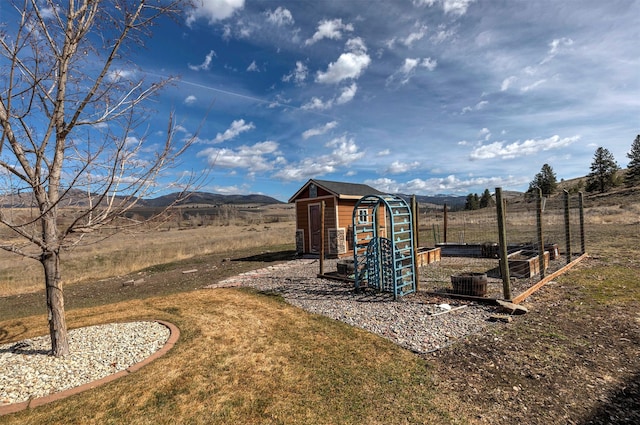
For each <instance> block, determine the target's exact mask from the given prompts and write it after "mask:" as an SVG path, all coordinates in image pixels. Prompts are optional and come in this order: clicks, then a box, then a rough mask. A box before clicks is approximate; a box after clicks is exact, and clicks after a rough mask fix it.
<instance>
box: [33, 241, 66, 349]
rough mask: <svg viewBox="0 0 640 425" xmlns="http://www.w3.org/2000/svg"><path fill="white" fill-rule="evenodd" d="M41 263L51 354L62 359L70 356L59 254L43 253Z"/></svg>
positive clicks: (53, 252)
mask: <svg viewBox="0 0 640 425" xmlns="http://www.w3.org/2000/svg"><path fill="white" fill-rule="evenodd" d="M40 262H41V263H42V266H43V267H44V277H45V284H46V292H47V294H46V295H47V314H48V320H49V335H51V352H52V354H53V355H54V356H56V357H60V356H64V355H67V354H69V339H68V336H67V321H66V319H65V314H64V296H63V293H62V281H61V279H60V257H59V254H58V252H55V251H47V252H43V253H42V257H41V259H40Z"/></svg>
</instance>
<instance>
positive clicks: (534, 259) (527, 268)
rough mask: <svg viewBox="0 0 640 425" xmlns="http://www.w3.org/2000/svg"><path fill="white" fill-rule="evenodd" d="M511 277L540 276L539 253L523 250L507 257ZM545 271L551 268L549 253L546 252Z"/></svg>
mask: <svg viewBox="0 0 640 425" xmlns="http://www.w3.org/2000/svg"><path fill="white" fill-rule="evenodd" d="M507 259H508V261H509V275H510V276H513V277H517V278H528V277H532V276H535V275H537V274H540V260H539V255H538V252H537V251H530V250H521V251H516V252H514V253H512V254H509V255H508V256H507ZM544 264H545V270H546V269H547V268H549V251H545V252H544Z"/></svg>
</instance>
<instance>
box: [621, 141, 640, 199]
mask: <svg viewBox="0 0 640 425" xmlns="http://www.w3.org/2000/svg"><path fill="white" fill-rule="evenodd" d="M627 158H629V159H630V160H631V161H629V165H627V174H626V175H625V176H624V184H625V185H626V186H627V187H631V186H635V185H638V184H640V134H638V135H637V136H636V139H635V140H634V141H633V143H632V144H631V150H630V151H629V152H628V153H627Z"/></svg>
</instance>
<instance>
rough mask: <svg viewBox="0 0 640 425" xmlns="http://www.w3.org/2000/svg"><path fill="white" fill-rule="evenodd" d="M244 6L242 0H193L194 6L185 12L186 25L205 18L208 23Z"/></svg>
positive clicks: (228, 15)
mask: <svg viewBox="0 0 640 425" xmlns="http://www.w3.org/2000/svg"><path fill="white" fill-rule="evenodd" d="M243 7H244V0H201V1H195V2H194V7H193V8H191V9H189V12H188V13H187V25H189V26H191V25H192V24H193V23H194V22H195V21H197V20H198V19H206V20H207V21H208V22H209V23H210V24H213V23H214V22H216V21H221V20H223V19H227V18H229V17H230V16H231V15H233V14H234V13H235V11H236V10H240V9H242V8H243Z"/></svg>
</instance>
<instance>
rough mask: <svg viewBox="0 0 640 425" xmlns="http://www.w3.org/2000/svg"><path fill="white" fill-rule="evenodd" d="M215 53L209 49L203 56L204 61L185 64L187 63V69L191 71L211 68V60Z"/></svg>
mask: <svg viewBox="0 0 640 425" xmlns="http://www.w3.org/2000/svg"><path fill="white" fill-rule="evenodd" d="M215 55H216V52H214V51H213V50H211V51H209V53H207V55H206V56H205V58H204V62H202V63H201V64H200V65H191V64H187V65H188V66H189V69H191V70H192V71H208V70H209V69H210V68H211V61H212V60H213V58H214V57H215Z"/></svg>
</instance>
